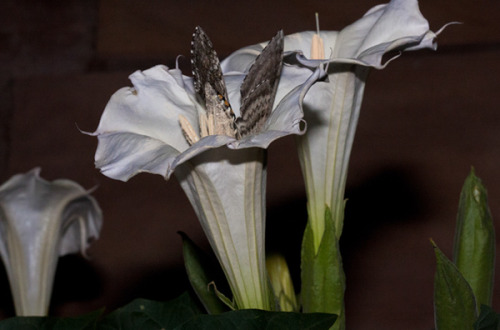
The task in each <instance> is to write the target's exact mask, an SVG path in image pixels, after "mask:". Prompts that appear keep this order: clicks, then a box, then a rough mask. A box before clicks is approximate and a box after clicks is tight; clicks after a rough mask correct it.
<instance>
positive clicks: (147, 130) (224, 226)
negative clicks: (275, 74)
mask: <svg viewBox="0 0 500 330" xmlns="http://www.w3.org/2000/svg"><path fill="white" fill-rule="evenodd" d="M320 74H321V70H318V71H315V73H314V74H311V71H310V70H309V69H306V68H300V67H295V66H289V65H285V66H284V67H283V69H282V71H281V79H280V82H279V86H278V89H277V93H276V98H275V100H274V106H273V109H272V112H271V114H270V115H269V117H268V118H267V120H266V122H265V123H264V125H263V127H262V129H261V130H259V132H256V133H252V134H248V135H245V136H243V137H242V138H240V139H238V138H236V137H234V136H226V135H207V134H206V132H201V129H203V126H204V125H203V124H202V125H200V122H199V121H200V120H202V118H203V116H201V114H205V113H206V108H205V103H204V102H203V101H202V99H201V98H200V97H199V95H197V93H196V92H195V88H194V84H193V79H192V78H190V77H187V76H183V75H182V73H181V72H180V70H178V69H169V68H167V67H165V66H156V67H153V68H151V69H149V70H146V71H143V72H141V71H137V72H135V73H134V74H132V75H131V76H130V79H131V80H132V83H133V85H134V87H133V88H122V89H120V90H119V91H117V92H116V93H115V94H114V95H113V96H112V97H111V100H110V101H109V103H108V104H107V106H106V109H105V110H104V113H103V115H102V118H101V122H100V124H99V127H98V128H97V130H96V132H94V133H93V135H96V136H97V137H98V139H99V144H98V148H97V151H96V155H95V160H96V166H97V167H98V168H100V169H101V171H102V173H103V174H104V175H106V176H108V177H111V178H114V179H118V180H122V181H127V180H128V179H129V178H130V177H132V176H134V175H136V174H138V173H140V172H149V173H154V174H159V175H161V176H163V177H164V178H165V179H168V178H169V177H170V176H171V174H172V173H174V171H175V174H176V176H177V178H178V180H179V181H180V184H181V186H182V188H183V189H184V191H185V192H186V195H187V196H188V198H189V200H190V202H191V204H192V206H193V208H194V210H195V211H196V214H197V216H198V218H199V220H200V222H201V225H202V227H203V229H204V231H205V233H206V235H207V237H208V239H209V241H210V244H211V246H212V248H213V249H214V251H215V254H216V255H217V257H218V260H219V262H220V263H221V265H222V268H223V270H224V272H225V274H226V277H227V279H228V281H229V284H230V286H231V290H232V292H233V295H234V299H235V302H236V304H237V306H238V308H260V309H271V308H272V299H270V296H269V292H270V289H269V287H268V280H267V277H266V276H267V275H266V271H265V261H264V227H265V202H264V200H265V186H266V166H265V165H266V157H265V150H263V148H267V146H268V145H269V144H270V143H271V142H272V141H273V140H275V139H277V138H279V137H281V136H284V135H289V134H302V133H303V131H302V129H301V127H300V126H301V122H302V118H303V112H302V99H303V97H304V94H305V92H306V91H307V89H308V88H309V87H310V86H311V84H312V83H313V82H315V81H316V80H317V78H318V77H319V75H320ZM223 78H224V81H225V85H226V88H227V92H228V98H229V102H230V103H231V106H232V109H233V111H234V112H235V115H236V116H238V115H239V108H240V86H241V84H242V82H243V79H244V78H245V74H243V73H241V72H231V73H227V72H224V77H223ZM180 119H181V121H182V120H184V119H185V120H187V121H188V122H189V125H186V124H185V123H183V126H182V127H183V129H184V131H183V129H181V125H180ZM200 126H201V129H200ZM186 127H187V128H186ZM187 130H189V131H190V132H187V133H188V134H186V131H187ZM191 130H192V132H191ZM202 133H203V134H202ZM189 136H194V137H195V138H194V139H189ZM231 149H233V150H231Z"/></svg>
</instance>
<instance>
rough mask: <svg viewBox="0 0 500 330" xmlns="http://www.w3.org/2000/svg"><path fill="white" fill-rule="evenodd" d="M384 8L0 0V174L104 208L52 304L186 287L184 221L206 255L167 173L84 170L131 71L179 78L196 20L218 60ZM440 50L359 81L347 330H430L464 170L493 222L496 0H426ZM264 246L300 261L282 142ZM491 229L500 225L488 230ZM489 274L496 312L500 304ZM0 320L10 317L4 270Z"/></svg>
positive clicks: (298, 183)
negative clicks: (98, 229) (72, 188)
mask: <svg viewBox="0 0 500 330" xmlns="http://www.w3.org/2000/svg"><path fill="white" fill-rule="evenodd" d="M377 3H378V1H372V0H369V1H368V0H367V1H341V0H331V1H320V0H311V1H307V2H305V1H300V2H299V1H284V0H280V1H253V2H251V3H250V4H249V5H244V4H243V3H240V2H233V1H219V2H215V1H196V0H184V1H160V0H153V1H144V2H143V1H132V0H126V1H118V0H101V1H98V0H92V1H75V0H73V1H71V0H69V1H68V0H65V1H62V0H59V1H28V0H21V1H3V2H1V4H0V109H1V111H0V179H1V181H2V182H3V181H5V180H6V179H8V178H9V177H10V176H12V175H14V174H16V173H19V172H26V171H28V170H30V169H32V168H33V167H35V166H41V167H42V176H43V177H44V178H46V179H50V180H53V179H56V178H61V177H64V178H69V179H72V180H75V181H77V182H79V183H80V184H82V185H83V186H84V187H86V188H91V187H93V186H96V185H97V186H98V189H97V190H96V192H95V193H94V195H95V197H96V198H97V199H98V201H99V203H100V205H101V207H102V209H103V212H104V226H103V229H102V235H101V238H100V239H99V240H98V241H97V242H96V243H95V244H94V245H93V247H92V248H91V250H90V251H89V253H90V255H91V260H90V261H85V260H83V259H82V258H80V257H74V256H73V257H65V258H62V259H61V261H60V263H59V268H58V273H57V278H56V283H55V288H54V296H53V303H52V307H51V314H53V315H77V314H80V313H84V312H87V311H91V310H94V309H97V308H100V307H102V306H106V307H107V308H108V309H114V308H116V307H118V306H121V305H123V304H125V303H127V302H129V301H130V300H132V299H133V298H136V297H146V298H153V299H160V300H166V299H170V298H173V297H175V296H176V295H178V294H179V293H181V292H183V291H184V290H185V289H186V288H187V287H188V286H187V282H186V278H185V274H184V272H183V268H182V257H181V242H180V238H179V237H178V235H177V233H176V232H177V231H178V230H182V231H185V232H187V233H188V234H189V235H190V236H191V237H192V238H193V239H194V240H195V241H196V242H198V243H199V244H200V245H202V246H204V247H207V245H206V242H205V239H204V236H203V233H202V232H201V229H200V226H199V224H198V222H197V219H196V217H195V216H194V212H193V211H192V209H191V207H190V205H189V204H188V201H187V199H186V198H185V196H184V194H183V192H182V191H181V189H180V188H179V185H178V183H177V182H176V181H175V180H171V181H169V182H165V181H164V180H163V179H162V178H161V177H160V176H155V175H146V174H144V175H139V176H137V177H135V178H133V179H132V180H131V181H130V182H129V183H122V182H118V181H113V180H110V179H108V178H106V177H104V176H103V175H101V174H100V173H99V171H98V170H96V169H94V165H93V157H94V151H95V147H96V144H97V140H96V139H95V138H92V137H89V136H85V135H82V134H80V132H79V131H78V129H77V127H76V125H78V127H79V128H81V129H82V130H86V131H93V130H94V129H95V128H96V127H97V124H98V121H99V118H100V115H101V113H102V111H103V109H104V106H105V105H106V102H107V100H108V99H109V97H110V96H111V94H112V93H113V92H114V91H116V90H117V89H118V88H120V87H123V86H127V85H130V83H129V81H128V79H127V76H128V75H129V74H130V73H132V72H133V71H135V70H137V69H146V68H148V67H150V66H152V65H154V64H158V63H163V64H167V65H169V66H173V65H174V63H175V58H176V56H177V55H179V54H182V55H184V56H185V57H184V58H181V59H180V60H179V61H180V63H181V64H180V65H181V67H182V68H185V69H186V71H185V72H189V70H188V68H189V66H188V61H189V60H188V56H189V47H190V40H191V33H192V31H193V29H194V27H195V26H196V25H201V26H203V27H204V29H205V30H206V31H207V33H208V34H209V35H210V36H211V38H212V40H213V42H214V44H215V47H216V49H217V51H218V53H219V55H220V56H221V57H224V56H226V55H228V54H229V53H230V52H232V51H234V50H236V49H238V48H240V47H242V46H245V45H249V44H252V43H255V42H260V41H263V40H266V39H268V38H269V37H271V36H272V35H274V34H275V33H276V31H277V30H278V29H284V31H285V33H293V32H297V31H301V30H306V29H314V12H316V11H318V12H319V13H320V22H321V28H322V29H325V30H338V29H341V28H342V27H344V26H345V25H347V24H349V23H351V22H353V21H355V20H356V19H358V18H359V17H361V16H362V14H363V13H364V12H365V11H367V10H368V9H369V8H371V7H372V6H373V5H375V4H377ZM420 7H421V10H422V12H423V13H424V15H425V16H426V17H427V18H428V20H429V22H430V24H431V28H432V29H433V30H437V29H439V28H440V27H441V26H442V25H443V24H444V23H446V22H449V21H461V22H464V24H463V25H455V26H451V27H449V28H448V29H447V30H446V31H445V32H444V33H443V34H442V35H441V36H440V37H439V49H438V51H437V52H431V51H419V52H415V53H406V54H404V55H403V56H402V57H401V58H399V59H398V60H396V61H394V62H393V63H391V64H390V65H389V66H388V67H387V68H386V69H385V70H383V71H373V72H372V74H371V75H370V77H369V79H368V83H367V88H366V93H365V99H364V104H363V107H362V113H361V118H360V122H359V127H358V132H357V137H356V142H355V144H354V148H353V154H352V157H351V164H350V170H349V179H348V187H347V197H348V198H349V202H348V204H347V215H346V225H345V232H344V236H343V240H342V248H343V253H344V260H345V267H346V272H347V293H346V305H347V324H348V328H349V329H402V328H406V329H431V328H432V327H433V307H432V290H433V274H434V269H435V263H434V259H433V258H434V257H433V251H432V248H431V245H430V243H429V238H431V237H432V238H433V239H434V240H435V241H436V242H437V243H438V244H439V245H440V247H441V248H442V249H443V250H444V251H445V252H446V253H447V254H448V255H450V254H451V248H452V240H453V232H454V222H455V216H456V209H457V204H458V196H459V193H460V189H461V185H462V183H463V180H464V178H465V177H466V175H467V174H468V172H469V169H470V166H471V165H474V166H475V168H476V172H477V174H478V175H479V176H480V177H481V178H482V179H483V180H484V182H485V183H486V185H487V187H488V189H489V193H490V204H491V211H492V213H493V216H494V217H498V216H499V215H500V174H499V172H498V169H499V164H500V156H499V151H500V112H499V110H500V109H499V105H498V104H499V100H500V97H499V88H498V87H499V86H498V74H499V73H500V64H499V61H498V60H499V56H500V43H499V42H500V20H499V18H500V17H499V15H500V1H498V0H458V1H457V0H439V1H422V3H421V5H420ZM268 178H269V180H268V233H267V239H268V247H269V248H270V249H277V250H280V251H282V252H283V253H285V254H286V256H287V257H288V258H289V260H290V263H291V267H292V270H293V271H294V274H295V275H296V272H297V270H298V258H299V250H298V245H299V242H300V236H301V231H302V229H303V226H304V222H305V218H306V212H305V197H304V190H303V184H302V178H301V174H300V169H299V166H298V160H297V156H296V152H295V149H294V141H293V138H290V137H289V138H284V139H281V140H279V141H278V142H276V143H274V144H272V145H271V147H270V149H269V175H268ZM496 227H497V229H499V228H500V225H498V224H497V226H496ZM497 237H500V232H499V231H498V230H497ZM499 274H500V271H499V269H498V267H497V276H496V282H497V286H496V290H495V297H494V308H496V309H500V275H499ZM0 290H1V292H2V295H1V296H2V300H1V302H0V312H1V315H2V316H3V317H7V316H11V315H12V313H13V311H12V306H11V302H10V297H9V296H8V284H7V280H6V278H5V274H4V273H2V275H0Z"/></svg>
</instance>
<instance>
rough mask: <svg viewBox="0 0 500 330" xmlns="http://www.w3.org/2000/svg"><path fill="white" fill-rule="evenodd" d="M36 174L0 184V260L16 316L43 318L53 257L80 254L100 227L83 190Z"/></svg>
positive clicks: (97, 213)
mask: <svg viewBox="0 0 500 330" xmlns="http://www.w3.org/2000/svg"><path fill="white" fill-rule="evenodd" d="M39 174H40V169H34V170H32V171H30V172H28V173H26V174H18V175H15V176H13V177H12V178H11V179H9V180H8V181H7V182H5V183H4V184H3V185H2V186H0V256H1V257H2V260H3V262H4V264H5V269H6V271H7V276H8V278H9V282H10V287H11V291H12V296H13V298H14V305H15V309H16V314H17V315H20V316H44V315H47V312H48V308H49V303H50V296H51V292H52V284H53V280H54V273H55V270H56V266H57V261H58V258H59V256H62V255H65V254H69V253H75V252H78V251H82V252H83V251H85V249H86V248H87V247H88V245H89V240H91V239H95V238H97V237H98V236H99V232H100V229H101V225H102V214H101V210H100V208H99V206H98V204H97V202H96V201H95V199H94V198H93V197H91V196H90V195H89V192H88V191H86V190H85V189H83V188H82V187H81V186H80V185H78V184H77V183H75V182H73V181H70V180H62V179H61V180H55V181H53V182H48V181H45V180H43V179H41V178H40V176H39Z"/></svg>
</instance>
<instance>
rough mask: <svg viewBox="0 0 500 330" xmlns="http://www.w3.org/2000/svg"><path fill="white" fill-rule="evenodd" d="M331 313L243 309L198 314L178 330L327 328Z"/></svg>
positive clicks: (332, 319) (332, 318) (331, 320)
mask: <svg viewBox="0 0 500 330" xmlns="http://www.w3.org/2000/svg"><path fill="white" fill-rule="evenodd" d="M335 319H336V316H335V315H332V314H321V313H312V314H300V313H293V312H268V311H262V310H256V309H243V310H238V311H232V312H227V313H224V314H219V315H199V316H198V317H195V318H193V319H191V320H189V321H188V322H186V323H185V324H183V325H182V326H181V327H179V328H178V329H179V330H181V329H182V330H198V329H214V330H233V329H248V330H253V329H254V330H260V329H296V330H302V329H310V330H313V329H317V330H320V329H329V328H330V327H331V326H332V324H333V323H334V322H335Z"/></svg>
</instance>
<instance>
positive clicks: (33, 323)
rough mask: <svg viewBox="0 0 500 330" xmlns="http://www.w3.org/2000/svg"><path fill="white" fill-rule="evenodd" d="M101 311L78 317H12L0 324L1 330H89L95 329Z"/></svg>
mask: <svg viewBox="0 0 500 330" xmlns="http://www.w3.org/2000/svg"><path fill="white" fill-rule="evenodd" d="M102 312H103V310H98V311H95V312H92V313H89V314H86V315H82V316H79V317H68V318H57V317H37V316H29V317H12V318H10V319H7V320H4V321H1V322H0V329H2V330H66V329H74V330H91V329H97V321H98V319H99V317H100V316H101V314H102Z"/></svg>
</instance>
